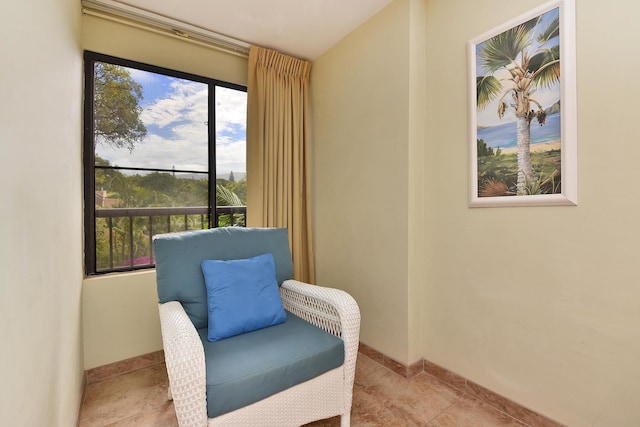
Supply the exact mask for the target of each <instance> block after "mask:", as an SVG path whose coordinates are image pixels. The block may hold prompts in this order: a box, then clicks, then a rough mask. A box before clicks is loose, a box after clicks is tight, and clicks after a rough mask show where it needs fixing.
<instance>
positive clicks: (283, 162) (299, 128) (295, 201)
mask: <svg viewBox="0 0 640 427" xmlns="http://www.w3.org/2000/svg"><path fill="white" fill-rule="evenodd" d="M310 73H311V63H310V62H308V61H303V60H300V59H296V58H292V57H290V56H287V55H283V54H281V53H279V52H276V51H274V50H270V49H265V48H260V47H256V46H252V47H251V49H250V51H249V81H248V85H247V182H249V185H248V188H247V225H248V226H250V227H286V228H287V229H288V230H289V244H290V246H291V255H292V257H293V266H294V277H295V278H296V279H297V280H300V281H304V282H307V283H313V282H314V280H315V266H314V257H313V239H312V231H311V230H312V229H311V201H310V198H311V192H310V189H311V184H310V179H309V176H310V156H309V152H310V142H309V123H308V122H309V77H310Z"/></svg>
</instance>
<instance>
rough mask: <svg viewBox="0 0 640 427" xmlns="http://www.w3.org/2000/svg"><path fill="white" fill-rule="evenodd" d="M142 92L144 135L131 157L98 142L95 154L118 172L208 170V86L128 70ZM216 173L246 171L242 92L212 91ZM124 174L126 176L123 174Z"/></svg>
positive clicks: (244, 98) (126, 150) (125, 150)
mask: <svg viewBox="0 0 640 427" xmlns="http://www.w3.org/2000/svg"><path fill="white" fill-rule="evenodd" d="M128 70H129V72H130V75H131V77H132V79H133V80H135V81H136V82H137V83H139V84H141V85H142V87H143V99H142V101H141V103H140V106H141V107H142V113H141V115H140V119H141V120H142V122H143V123H144V124H145V126H146V127H147V135H146V137H145V138H144V140H143V141H141V142H140V143H137V144H136V145H135V148H134V149H133V151H132V152H129V150H128V149H126V148H121V149H114V148H113V147H111V146H109V145H106V144H100V143H98V144H97V145H96V155H97V156H99V157H101V158H104V159H107V160H109V161H110V162H111V164H112V165H116V166H120V167H127V166H129V167H146V168H158V169H173V168H174V167H175V169H176V170H180V169H183V170H193V171H203V172H206V171H207V170H208V166H207V132H208V125H207V105H208V96H207V85H206V84H204V83H199V82H193V81H190V80H184V79H179V78H176V77H169V76H165V75H162V74H156V73H150V72H146V71H141V70H137V69H133V68H128ZM215 95H216V159H217V160H216V163H217V168H216V173H217V175H218V176H220V175H225V174H229V173H230V172H232V171H233V172H234V175H236V176H238V175H239V174H242V173H245V172H246V115H247V114H246V111H247V107H246V95H247V94H246V92H243V91H238V90H234V89H228V88H224V87H219V86H218V87H216V94H215ZM123 172H124V173H126V171H123Z"/></svg>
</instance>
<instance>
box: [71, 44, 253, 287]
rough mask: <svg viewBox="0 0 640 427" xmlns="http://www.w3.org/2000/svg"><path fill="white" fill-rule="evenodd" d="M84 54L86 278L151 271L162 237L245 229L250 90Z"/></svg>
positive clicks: (133, 63)
mask: <svg viewBox="0 0 640 427" xmlns="http://www.w3.org/2000/svg"><path fill="white" fill-rule="evenodd" d="M84 58H85V101H84V116H85V117H84V188H85V190H84V199H85V269H86V273H87V274H88V275H91V274H97V273H106V272H113V271H127V270H135V269H141V268H150V267H153V266H154V255H153V246H152V238H153V236H154V235H155V234H159V233H167V232H174V231H185V230H195V229H204V228H210V227H224V226H244V225H245V218H246V184H247V182H246V178H245V175H246V138H245V133H246V110H247V108H246V102H247V97H246V95H247V94H246V88H245V87H243V86H238V85H235V84H230V83H225V82H221V81H216V80H213V79H208V78H204V77H200V76H195V75H191V74H186V73H181V72H178V71H173V70H168V69H165V68H160V67H155V66H151V65H146V64H141V63H137V62H133V61H127V60H123V59H119V58H114V57H111V56H106V55H101V54H97V53H94V52H85V55H84Z"/></svg>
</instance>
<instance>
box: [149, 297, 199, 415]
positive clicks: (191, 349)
mask: <svg viewBox="0 0 640 427" xmlns="http://www.w3.org/2000/svg"><path fill="white" fill-rule="evenodd" d="M159 310H160V326H161V330H162V343H163V347H164V358H165V363H166V365H167V375H168V376H169V387H170V394H171V395H172V397H173V404H174V407H175V411H176V417H177V418H178V423H179V425H180V426H181V427H183V426H189V427H203V426H206V425H207V402H206V399H207V397H206V368H205V362H204V349H203V347H202V342H200V337H199V336H198V332H197V331H196V328H195V326H193V323H192V322H191V319H189V317H188V316H187V313H185V311H184V308H183V307H182V305H181V304H180V303H179V302H177V301H170V302H167V303H164V304H159Z"/></svg>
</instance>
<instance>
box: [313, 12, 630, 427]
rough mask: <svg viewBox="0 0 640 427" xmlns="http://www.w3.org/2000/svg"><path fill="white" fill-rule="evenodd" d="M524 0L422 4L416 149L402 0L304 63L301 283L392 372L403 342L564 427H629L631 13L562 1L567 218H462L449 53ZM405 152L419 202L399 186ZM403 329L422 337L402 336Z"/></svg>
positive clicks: (464, 202) (499, 211)
mask: <svg viewBox="0 0 640 427" xmlns="http://www.w3.org/2000/svg"><path fill="white" fill-rule="evenodd" d="M542 3H543V1H533V2H529V3H527V4H524V3H523V2H513V1H506V0H487V1H484V2H469V1H467V0H446V1H445V0H427V1H426V2H424V4H425V5H426V7H427V17H428V18H427V22H426V29H427V30H426V33H427V34H426V40H427V47H428V49H427V56H426V59H427V62H426V73H425V80H426V81H427V82H428V83H427V85H428V86H427V96H426V102H427V106H426V111H427V114H425V115H424V119H425V123H426V129H427V130H426V140H425V146H424V148H423V153H422V154H421V153H420V149H419V147H418V145H417V144H416V143H415V141H417V139H415V138H412V136H414V137H415V135H417V134H414V133H412V132H417V131H416V128H415V127H413V126H411V121H410V120H411V118H412V117H415V111H416V108H417V109H418V110H419V109H420V106H417V107H416V104H414V102H417V100H414V102H409V103H408V102H407V99H411V97H413V96H414V94H413V92H412V90H411V89H412V88H413V87H415V85H411V84H409V85H407V84H406V80H405V79H406V77H407V75H411V72H412V71H415V68H414V65H415V63H414V61H417V60H419V59H418V58H416V57H415V55H416V54H417V53H416V52H415V51H414V50H413V49H411V50H410V52H411V53H410V57H409V58H407V57H406V56H405V54H406V53H407V52H406V49H405V48H403V47H402V41H403V40H406V28H407V27H408V28H409V32H410V33H411V31H412V29H413V28H416V29H417V27H416V25H419V22H418V24H416V23H415V19H416V18H415V15H413V14H412V15H411V18H409V17H407V15H406V12H407V10H408V8H411V7H414V8H416V7H417V6H416V3H415V2H412V1H411V0H397V1H396V2H394V3H392V4H391V5H390V6H389V7H388V8H386V9H385V10H383V11H382V12H381V13H380V14H379V15H377V16H376V17H374V18H373V19H372V20H371V21H369V22H368V23H366V24H365V25H364V26H362V27H361V28H359V29H358V30H356V31H355V32H354V33H352V34H351V35H349V36H348V37H347V38H345V39H344V40H343V41H342V42H341V43H339V44H338V45H337V46H336V47H334V48H333V49H331V50H330V51H329V52H328V53H326V54H325V55H323V56H322V57H321V58H320V59H319V60H318V61H317V63H316V64H314V74H313V78H314V80H313V83H312V84H313V85H314V92H313V95H314V104H313V106H314V108H315V113H314V119H315V120H314V126H315V128H314V136H315V138H316V140H315V144H316V146H315V152H314V168H315V175H314V180H315V186H316V188H315V193H314V197H315V198H314V202H315V209H316V254H317V259H318V272H319V273H318V278H319V281H325V282H332V283H333V284H335V285H336V286H338V287H343V288H345V289H347V290H349V291H351V292H352V293H353V294H354V295H355V296H356V298H357V299H358V301H359V303H360V305H361V308H362V311H363V331H362V336H361V338H362V340H363V341H364V342H365V343H367V344H369V345H372V346H373V347H375V348H377V349H379V350H380V351H382V352H384V353H386V354H389V355H391V356H392V357H393V356H395V357H397V358H398V360H401V361H405V357H404V356H405V355H407V354H409V356H408V357H407V359H409V357H411V354H412V352H411V351H410V349H411V348H412V346H417V347H419V348H421V349H422V353H423V356H424V357H425V358H426V359H427V360H430V361H432V362H435V363H438V364H440V365H442V366H444V367H446V368H448V369H450V370H452V371H454V372H457V373H459V374H461V375H463V376H465V377H467V378H469V379H471V380H473V381H476V382H478V383H480V384H482V385H483V386H485V387H488V388H489V389H491V390H493V391H495V392H497V393H500V394H503V395H504V396H507V397H509V398H510V399H512V400H514V401H516V402H518V403H520V404H523V405H525V406H527V407H530V408H532V409H535V410H537V411H539V412H541V413H543V414H545V415H547V416H549V417H551V418H553V419H556V420H558V421H561V422H563V423H567V424H568V425H572V426H586V425H589V426H603V427H604V426H613V425H615V426H636V425H638V424H640V406H638V405H637V402H636V401H637V398H636V397H637V396H638V394H639V393H640V386H639V385H638V384H640V369H638V367H637V366H638V360H640V332H639V331H640V329H639V328H638V324H640V288H638V286H637V283H638V279H637V276H638V265H640V252H639V251H638V249H637V240H638V237H640V232H639V230H640V229H639V226H638V220H637V218H638V217H640V202H639V200H640V187H639V186H637V185H636V184H635V181H636V179H635V178H636V177H635V175H636V169H637V168H636V165H635V162H634V159H635V158H636V157H637V156H638V155H639V154H640V145H639V144H638V143H637V141H636V140H637V135H636V133H637V132H635V131H636V127H635V122H636V121H637V117H636V116H637V109H636V108H635V105H636V99H637V98H638V97H639V96H640V84H639V83H638V82H637V79H635V78H634V77H632V74H631V75H630V74H629V71H630V70H635V69H638V68H639V66H640V57H639V56H638V55H636V54H635V52H636V51H637V46H638V45H640V33H639V32H637V31H636V29H635V24H634V23H633V21H634V18H637V17H638V16H640V6H638V5H636V4H635V3H634V2H628V1H623V0H614V1H613V2H608V3H602V2H599V1H596V0H580V1H579V2H578V5H577V46H578V51H577V65H578V81H577V86H578V138H579V139H578V151H579V154H578V173H579V187H578V188H579V206H577V207H537V208H533V207H519V208H475V209H470V208H469V207H468V161H467V158H468V139H467V138H468V135H467V109H466V105H467V97H468V95H467V74H466V73H467V68H466V67H467V57H466V42H467V40H469V39H470V38H473V37H475V36H477V35H479V34H481V33H483V32H485V31H487V30H489V29H491V28H492V27H494V26H496V25H499V24H501V23H503V22H505V21H507V20H510V19H511V18H513V17H515V16H517V15H519V14H521V13H524V12H526V11H527V10H528V9H530V8H532V7H534V6H535V5H537V4H542ZM409 22H411V23H412V24H410V25H409ZM412 40H414V41H415V39H412ZM398 41H399V42H400V45H396V46H394V43H395V42H398ZM405 42H406V41H405ZM392 46H394V47H392ZM374 47H375V49H376V51H375V52H374ZM607 66H608V67H607ZM356 76H357V77H356ZM411 82H415V81H414V80H411ZM418 104H419V102H418ZM383 105H384V106H385V107H386V109H385V111H382V110H383V108H382V107H381V106H383ZM407 105H410V108H409V110H410V111H407ZM407 129H409V131H408V134H407ZM390 134H393V136H390ZM414 153H415V156H414ZM407 155H408V156H409V160H408V161H407V160H406V156H407ZM416 157H418V158H420V159H421V160H420V161H419V162H418V163H420V162H422V165H423V170H422V174H423V175H424V182H423V184H422V185H423V188H424V190H425V192H424V200H420V198H419V191H417V189H418V188H419V184H415V183H411V180H412V179H413V178H418V179H419V176H420V172H417V171H416V170H415V168H418V167H417V166H418V165H416V162H415V159H416ZM407 165H408V168H409V172H407ZM412 166H413V167H414V169H412ZM394 168H395V174H394V173H393V172H394ZM407 181H409V183H407ZM392 183H393V184H396V185H395V186H394V185H392ZM406 186H408V190H407V189H405V187H406ZM416 186H417V187H416ZM392 187H394V189H395V191H393V192H390V189H391V188H392ZM396 187H397V188H396ZM385 203H390V204H391V203H392V204H394V205H395V209H393V210H391V209H387V210H383V209H381V206H383V205H384V204H385ZM405 208H408V209H409V211H410V212H409V221H408V223H407V221H406V219H405V220H403V219H402V218H403V214H402V211H403V209H405ZM341 212H346V213H345V214H341ZM398 212H400V214H398ZM420 216H422V217H423V218H424V222H425V229H424V230H421V229H420V226H419V221H417V218H419V217H420ZM391 218H393V219H395V218H400V220H399V221H398V222H395V225H394V226H392V225H391V224H392V222H391V220H390V219H391ZM405 218H406V217H405ZM392 229H393V233H391V230H392ZM423 234H424V235H425V236H426V239H425V242H424V247H423V249H424V252H423V253H424V255H423V257H422V261H423V262H424V265H425V267H424V270H423V271H420V270H417V276H414V274H415V273H416V270H414V269H412V268H411V262H412V261H416V258H417V259H419V258H420V257H418V256H415V257H414V256H412V255H416V253H417V252H419V250H416V251H414V248H415V247H417V248H418V249H419V248H420V245H419V244H416V245H417V246H414V245H413V244H412V243H411V242H412V239H413V236H415V235H418V236H421V235H423ZM381 242H383V243H381ZM407 248H409V249H408V251H407ZM407 253H408V254H409V258H408V259H409V260H410V263H409V266H408V267H407V264H406V261H403V257H407ZM420 273H423V274H424V277H425V279H424V282H423V295H422V296H421V298H422V303H421V305H420V306H421V308H422V316H423V317H422V327H421V328H420V327H418V328H415V327H414V325H413V322H414V318H418V319H419V318H420V316H419V315H416V314H415V313H413V312H412V310H414V309H415V306H414V302H413V298H412V295H413V291H414V290H415V291H416V293H417V294H418V296H419V297H420V291H419V290H417V289H416V287H415V286H414V285H413V284H412V283H411V279H413V278H414V277H419V274H420ZM390 290H394V291H395V292H392V291H390ZM407 299H408V301H409V302H408V303H407ZM412 307H413V308H412ZM407 324H408V328H409V331H411V330H412V328H413V329H417V330H418V331H419V334H422V338H421V339H420V338H416V334H413V333H411V332H409V334H408V335H407V333H406V330H407ZM403 331H405V332H403ZM416 340H417V341H419V342H415V341H416Z"/></svg>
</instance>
